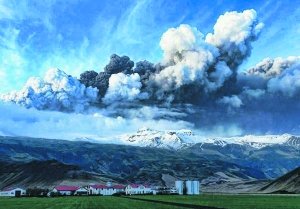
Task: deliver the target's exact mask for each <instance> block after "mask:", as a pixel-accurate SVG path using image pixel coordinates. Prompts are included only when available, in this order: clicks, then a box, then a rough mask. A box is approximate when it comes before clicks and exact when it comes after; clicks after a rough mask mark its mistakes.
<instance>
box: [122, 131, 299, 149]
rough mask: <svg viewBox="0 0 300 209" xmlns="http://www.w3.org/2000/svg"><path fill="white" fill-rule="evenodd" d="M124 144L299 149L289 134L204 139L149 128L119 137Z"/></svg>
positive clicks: (190, 133) (196, 135) (175, 147)
mask: <svg viewBox="0 0 300 209" xmlns="http://www.w3.org/2000/svg"><path fill="white" fill-rule="evenodd" d="M120 138H121V139H120V141H123V142H124V143H125V144H128V145H134V146H141V147H158V148H168V149H175V150H178V149H182V148H186V147H190V146H192V145H194V144H197V143H200V144H213V145H217V146H221V147H224V146H226V145H228V144H237V145H242V146H249V147H252V148H255V149H261V148H264V147H267V146H272V145H275V144H282V145H287V146H295V147H297V148H300V137H297V136H293V135H290V134H283V135H264V136H256V135H246V136H238V137H225V138H224V137H204V136H201V135H198V134H195V133H194V132H193V131H191V130H177V131H172V130H166V131H158V130H153V129H149V128H142V129H139V130H138V131H137V132H136V133H133V134H126V135H122V136H121V137H120Z"/></svg>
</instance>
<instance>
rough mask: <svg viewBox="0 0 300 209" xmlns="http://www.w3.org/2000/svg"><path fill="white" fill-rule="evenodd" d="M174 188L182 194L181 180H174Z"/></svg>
mask: <svg viewBox="0 0 300 209" xmlns="http://www.w3.org/2000/svg"><path fill="white" fill-rule="evenodd" d="M175 188H176V190H177V192H178V194H180V195H183V181H175Z"/></svg>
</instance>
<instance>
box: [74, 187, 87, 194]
mask: <svg viewBox="0 0 300 209" xmlns="http://www.w3.org/2000/svg"><path fill="white" fill-rule="evenodd" d="M74 195H79V196H80V195H88V190H87V189H86V188H83V187H81V188H79V189H77V190H76V191H75V193H74Z"/></svg>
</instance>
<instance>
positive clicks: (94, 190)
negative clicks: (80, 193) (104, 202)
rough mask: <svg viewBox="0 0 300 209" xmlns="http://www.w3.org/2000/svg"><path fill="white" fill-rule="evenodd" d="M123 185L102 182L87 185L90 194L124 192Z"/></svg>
mask: <svg viewBox="0 0 300 209" xmlns="http://www.w3.org/2000/svg"><path fill="white" fill-rule="evenodd" d="M124 188H125V187H124V186H123V185H111V184H107V185H103V184H95V185H90V186H89V189H88V191H89V194H90V195H104V196H106V195H113V194H116V193H120V192H124V191H125V189H124Z"/></svg>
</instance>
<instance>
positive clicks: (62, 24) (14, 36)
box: [0, 0, 300, 93]
mask: <svg viewBox="0 0 300 209" xmlns="http://www.w3.org/2000/svg"><path fill="white" fill-rule="evenodd" d="M299 5H300V1H299V0H294V1H289V0H286V1H275V0H271V1H263V0H261V1H258V0H256V1H238V0H223V1H222V0H218V1H211V0H182V1H174V0H164V1H163V0H139V1H134V0H115V1H110V0H101V1H94V0H72V1H71V0H70V1H63V0H45V1H38V0H36V1H35V0H30V1H26V0H23V1H18V0H0V58H1V59H0V83H1V85H0V92H2V93H3V92H8V91H11V90H18V89H20V88H21V87H22V85H23V84H24V83H25V82H26V80H27V79H28V78H29V77H31V76H43V75H44V73H45V72H46V70H47V69H48V68H50V67H58V68H61V69H62V70H64V71H66V72H67V73H69V74H71V75H75V76H78V75H79V74H80V73H81V72H83V71H84V70H91V69H93V70H96V71H100V70H102V68H103V67H104V66H105V65H106V63H107V62H108V60H109V56H110V55H111V54H113V53H117V54H120V55H128V56H129V57H130V58H131V59H133V60H134V61H139V60H144V59H147V60H149V61H152V62H159V61H160V60H161V59H162V51H161V49H160V47H159V41H160V37H161V35H162V33H163V32H165V31H166V30H167V29H168V28H170V27H177V26H178V25H180V24H182V23H186V24H190V25H192V26H195V27H197V28H198V29H199V30H200V31H201V32H202V33H204V34H206V33H208V32H212V30H213V26H214V24H215V22H216V20H217V18H218V17H219V16H220V15H222V14H223V13H225V12H226V11H233V10H236V11H243V10H245V9H250V8H253V9H255V10H256V11H257V14H258V17H259V19H260V21H262V22H264V24H265V27H264V30H263V32H262V34H261V37H260V38H259V40H257V41H256V42H255V43H254V44H253V50H252V55H251V57H250V58H249V59H248V61H247V62H246V63H244V64H243V65H242V66H241V69H240V70H243V69H246V68H248V67H249V66H253V65H254V64H255V63H257V62H259V61H260V60H262V59H263V58H265V57H278V56H282V57H287V56H290V55H300V46H299V41H300V7H299Z"/></svg>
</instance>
